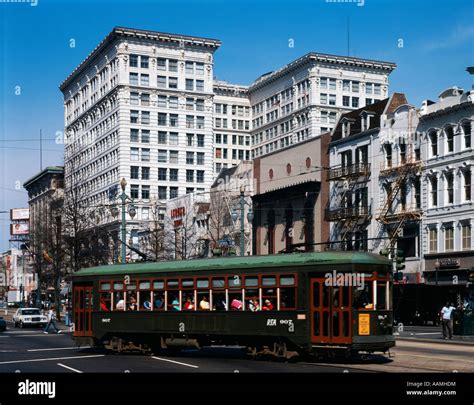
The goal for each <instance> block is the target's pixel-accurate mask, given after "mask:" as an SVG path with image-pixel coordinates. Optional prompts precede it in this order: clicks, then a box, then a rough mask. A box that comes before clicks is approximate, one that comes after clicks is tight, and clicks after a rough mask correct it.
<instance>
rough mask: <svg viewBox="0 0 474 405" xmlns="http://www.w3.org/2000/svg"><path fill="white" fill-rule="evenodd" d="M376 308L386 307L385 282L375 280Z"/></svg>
mask: <svg viewBox="0 0 474 405" xmlns="http://www.w3.org/2000/svg"><path fill="white" fill-rule="evenodd" d="M376 306H377V309H387V282H386V281H377V304H376Z"/></svg>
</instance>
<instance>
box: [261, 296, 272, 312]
mask: <svg viewBox="0 0 474 405" xmlns="http://www.w3.org/2000/svg"><path fill="white" fill-rule="evenodd" d="M262 310H264V311H273V304H272V302H271V301H270V300H269V299H266V300H265V305H264V306H263V307H262Z"/></svg>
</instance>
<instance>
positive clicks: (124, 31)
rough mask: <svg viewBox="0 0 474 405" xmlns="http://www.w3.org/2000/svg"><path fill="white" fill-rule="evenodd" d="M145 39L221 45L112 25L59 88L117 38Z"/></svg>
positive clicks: (67, 84)
mask: <svg viewBox="0 0 474 405" xmlns="http://www.w3.org/2000/svg"><path fill="white" fill-rule="evenodd" d="M127 38H135V39H142V40H143V39H147V40H152V41H156V42H162V43H172V44H175V45H176V46H178V47H185V46H194V47H202V48H208V49H209V50H212V51H215V50H216V49H217V48H219V46H220V45H221V42H220V41H219V40H217V39H212V38H204V37H195V36H189V35H179V34H170V33H165V32H159V31H149V30H140V29H134V28H126V27H114V29H113V30H112V31H111V32H110V33H109V34H108V35H107V36H106V37H105V38H104V39H103V40H102V41H101V42H100V43H99V45H97V46H96V47H95V48H94V50H93V51H92V52H91V53H90V54H89V55H88V56H87V57H86V58H85V59H84V60H83V61H82V62H81V63H80V64H79V66H77V67H76V68H75V69H74V70H73V71H72V73H71V74H70V75H69V76H68V77H67V78H66V79H65V80H64V81H63V82H62V83H61V85H60V86H59V89H60V90H61V91H64V90H65V89H66V88H67V86H69V85H70V84H71V83H72V82H73V81H74V80H75V79H76V78H77V76H79V75H80V74H81V73H82V72H83V71H84V70H85V69H86V67H87V66H88V64H89V63H90V62H91V61H92V60H94V58H96V57H97V56H99V55H100V54H101V53H102V52H103V51H104V50H105V49H107V48H108V47H110V45H112V44H113V43H114V42H115V41H116V40H117V39H127Z"/></svg>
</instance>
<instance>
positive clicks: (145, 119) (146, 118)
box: [141, 111, 150, 125]
mask: <svg viewBox="0 0 474 405" xmlns="http://www.w3.org/2000/svg"><path fill="white" fill-rule="evenodd" d="M141 123H142V124H144V125H148V124H149V123H150V111H142V121H141Z"/></svg>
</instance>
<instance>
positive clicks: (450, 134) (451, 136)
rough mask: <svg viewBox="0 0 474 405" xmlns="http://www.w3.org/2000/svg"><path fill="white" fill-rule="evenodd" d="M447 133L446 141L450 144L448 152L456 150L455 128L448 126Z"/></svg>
mask: <svg viewBox="0 0 474 405" xmlns="http://www.w3.org/2000/svg"><path fill="white" fill-rule="evenodd" d="M444 132H445V134H446V143H447V146H448V153H450V152H454V130H453V127H447V128H446V129H445V130H444Z"/></svg>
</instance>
